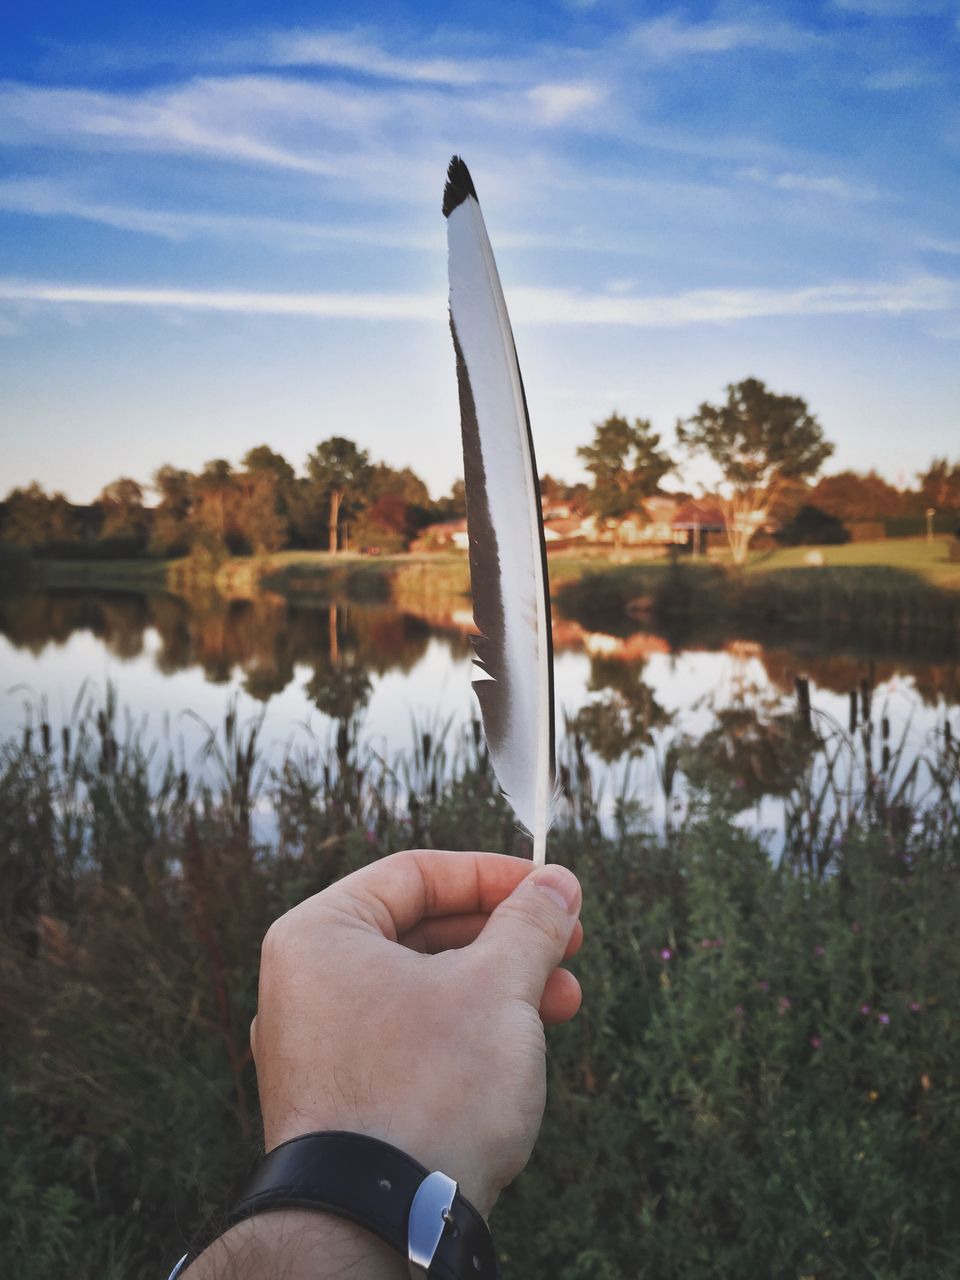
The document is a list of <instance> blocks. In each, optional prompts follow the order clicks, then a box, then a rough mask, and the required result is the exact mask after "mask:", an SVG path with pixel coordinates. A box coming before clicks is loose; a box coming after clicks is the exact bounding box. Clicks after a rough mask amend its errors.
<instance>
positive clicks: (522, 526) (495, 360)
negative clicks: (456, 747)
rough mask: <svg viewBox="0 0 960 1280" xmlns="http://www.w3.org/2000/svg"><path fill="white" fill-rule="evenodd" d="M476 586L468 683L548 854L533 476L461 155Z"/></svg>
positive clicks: (457, 196) (455, 292)
mask: <svg viewBox="0 0 960 1280" xmlns="http://www.w3.org/2000/svg"><path fill="white" fill-rule="evenodd" d="M443 212H444V215H445V217H446V219H447V245H448V250H449V270H450V329H451V332H452V334H453V346H454V351H455V353H456V359H457V381H458V383H459V388H460V425H461V431H462V435H463V471H464V485H465V489H466V498H467V530H468V536H469V542H470V581H471V586H472V589H473V619H474V624H475V625H476V628H477V630H478V632H479V635H476V636H474V638H473V644H474V654H475V657H474V661H475V663H476V666H477V668H478V669H479V672H478V676H477V678H476V679H475V680H474V682H473V687H474V690H475V691H476V694H477V699H478V701H479V703H480V714H481V717H482V719H483V728H484V733H485V735H486V739H487V746H488V748H489V750H490V757H491V759H492V761H493V767H494V771H495V772H496V775H497V780H498V781H499V783H500V786H501V788H502V789H503V792H504V795H505V796H506V797H507V799H508V800H509V801H510V803H511V805H512V806H513V809H514V811H515V813H516V815H517V817H518V818H519V819H520V822H521V823H522V824H523V826H524V827H525V828H526V829H527V831H529V832H530V834H531V835H532V836H533V857H534V861H535V862H543V861H544V860H545V858H546V839H547V831H548V829H549V827H550V823H551V820H552V817H553V809H554V806H555V788H556V784H555V767H554V710H553V642H552V636H551V631H550V593H549V587H548V582H547V556H546V547H545V544H544V536H543V514H542V510H541V505H540V484H539V481H538V479H537V464H536V458H535V457H534V451H533V437H532V436H531V434H530V418H529V415H528V413H527V402H526V397H525V395H524V392H523V381H522V379H521V377H520V366H519V364H518V362H517V351H516V347H515V345H514V341H513V332H512V330H511V328H510V318H509V316H508V315H507V307H506V303H505V302H504V299H503V291H502V290H501V288H500V278H499V276H498V275H497V266H496V263H495V262H494V259H493V250H492V249H491V247H490V241H489V239H488V237H487V231H486V227H485V226H484V222H483V215H482V214H481V212H480V205H479V203H478V201H477V193H476V189H475V188H474V185H473V181H472V179H471V177H470V173H469V170H468V169H467V166H466V165H465V164H464V163H463V161H462V160H461V159H460V157H459V156H454V158H453V159H452V160H451V161H450V168H449V170H448V171H447V185H446V188H445V190H444V193H443Z"/></svg>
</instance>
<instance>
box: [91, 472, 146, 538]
mask: <svg viewBox="0 0 960 1280" xmlns="http://www.w3.org/2000/svg"><path fill="white" fill-rule="evenodd" d="M97 503H98V505H99V506H100V509H101V510H102V511H103V524H102V525H101V527H100V537H101V538H123V539H129V540H133V541H140V540H142V539H143V538H144V537H145V533H146V514H145V512H144V509H143V486H142V485H140V484H138V483H137V481H136V480H131V479H130V477H129V476H121V477H120V478H119V479H118V480H111V482H110V483H109V484H107V485H104V487H103V489H102V490H101V492H100V497H99V498H98V499H97Z"/></svg>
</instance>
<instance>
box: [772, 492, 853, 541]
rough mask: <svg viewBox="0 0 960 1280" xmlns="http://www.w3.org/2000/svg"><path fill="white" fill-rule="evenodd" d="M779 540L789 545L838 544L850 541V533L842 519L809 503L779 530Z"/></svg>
mask: <svg viewBox="0 0 960 1280" xmlns="http://www.w3.org/2000/svg"><path fill="white" fill-rule="evenodd" d="M777 541H778V542H782V543H783V544H784V546H788V547H797V546H811V545H812V546H836V545H839V544H841V543H844V542H849V541H850V534H849V532H848V530H847V529H846V528H845V526H844V523H843V521H842V520H839V519H838V518H837V517H836V516H833V515H830V514H829V512H826V511H821V510H820V508H819V507H814V506H811V505H810V504H809V503H808V504H807V505H806V506H803V507H801V508H800V510H799V511H798V512H797V514H796V515H795V516H794V517H793V519H792V520H789V521H788V522H787V523H786V524H785V525H784V526H783V527H782V528H781V529H779V530H778V531H777Z"/></svg>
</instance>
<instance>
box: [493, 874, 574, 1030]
mask: <svg viewBox="0 0 960 1280" xmlns="http://www.w3.org/2000/svg"><path fill="white" fill-rule="evenodd" d="M581 897H582V895H581V892H580V884H579V881H578V880H577V877H576V876H575V875H574V874H573V872H572V871H568V870H567V868H566V867H561V866H558V865H557V864H556V863H552V864H551V865H550V866H547V867H538V868H537V870H535V871H532V872H531V873H530V875H528V876H527V877H526V879H524V880H521V881H520V883H519V884H518V885H517V887H516V889H514V891H513V893H511V894H510V896H509V898H504V900H503V902H501V903H500V905H499V906H498V907H497V908H496V910H495V911H494V912H493V914H492V915H491V916H490V919H489V920H488V921H487V924H486V927H485V928H484V930H483V932H482V933H481V934H480V936H479V938H478V939H477V941H476V943H475V944H474V945H475V946H476V947H477V948H478V949H479V950H481V951H484V952H486V953H487V955H488V956H490V957H492V959H493V962H494V963H495V964H496V965H497V967H498V969H499V971H500V972H501V973H504V974H507V975H509V977H510V979H511V981H512V982H513V984H514V985H515V986H516V987H517V989H518V990H519V993H520V995H521V996H522V997H523V999H525V1000H527V1001H528V1002H529V1003H530V1004H532V1005H533V1006H534V1007H535V1008H538V1007H539V1005H540V1000H541V998H542V996H543V989H544V987H545V986H546V983H547V979H548V978H549V977H550V974H551V973H552V972H553V971H554V969H555V968H556V967H557V965H558V964H559V963H560V961H561V960H562V959H563V953H564V951H565V950H566V947H567V943H568V942H569V941H570V935H571V933H573V927H574V925H575V924H576V922H577V916H578V915H579V914H580V902H581Z"/></svg>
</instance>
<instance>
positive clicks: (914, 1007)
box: [910, 1000, 922, 1013]
mask: <svg viewBox="0 0 960 1280" xmlns="http://www.w3.org/2000/svg"><path fill="white" fill-rule="evenodd" d="M921 1008H922V1006H921V1004H920V1001H919V1000H911V1001H910V1012H911V1013H919V1012H920V1009H921Z"/></svg>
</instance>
